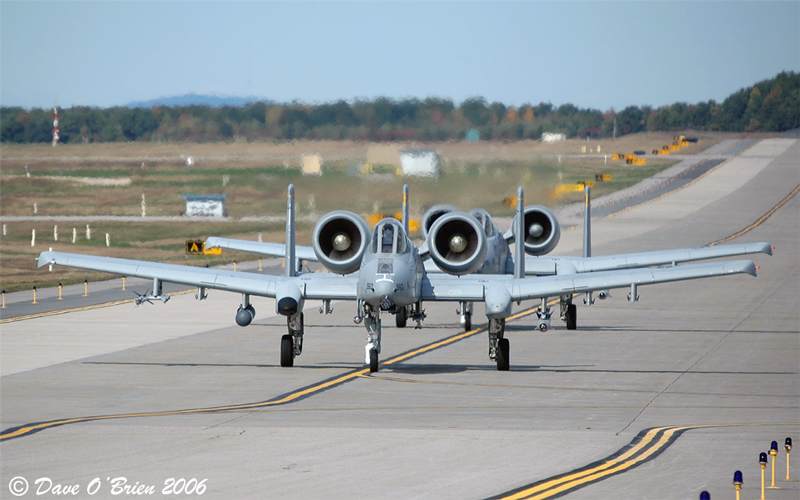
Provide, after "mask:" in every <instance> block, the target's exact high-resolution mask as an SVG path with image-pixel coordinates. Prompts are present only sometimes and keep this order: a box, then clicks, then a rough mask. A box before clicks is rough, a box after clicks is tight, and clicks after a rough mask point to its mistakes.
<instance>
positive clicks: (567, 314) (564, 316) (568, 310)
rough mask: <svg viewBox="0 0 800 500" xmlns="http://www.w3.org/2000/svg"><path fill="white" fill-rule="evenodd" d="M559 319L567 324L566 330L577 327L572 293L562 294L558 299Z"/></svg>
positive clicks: (575, 308)
mask: <svg viewBox="0 0 800 500" xmlns="http://www.w3.org/2000/svg"><path fill="white" fill-rule="evenodd" d="M559 305H560V309H561V321H563V322H565V323H566V324H567V330H575V329H577V328H578V307H577V306H576V305H575V304H573V303H572V295H562V296H561V300H560V301H559Z"/></svg>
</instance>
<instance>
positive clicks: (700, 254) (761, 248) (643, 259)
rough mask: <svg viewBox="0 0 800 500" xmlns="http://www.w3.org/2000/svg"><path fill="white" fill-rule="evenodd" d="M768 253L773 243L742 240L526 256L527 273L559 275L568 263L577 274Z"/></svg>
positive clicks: (770, 253)
mask: <svg viewBox="0 0 800 500" xmlns="http://www.w3.org/2000/svg"><path fill="white" fill-rule="evenodd" d="M754 253H765V254H767V255H772V246H771V245H770V244H769V243H768V242H766V241H761V242H757V243H740V244H735V245H719V246H713V247H709V246H706V247H697V248H678V249H674V250H658V251H655V252H640V253H628V254H618V255H608V256H598V257H531V256H526V257H525V274H526V275H536V276H543V275H553V274H558V270H557V267H558V266H559V264H562V263H568V264H572V265H573V266H575V271H577V272H578V273H588V272H598V271H611V270H618V269H634V268H642V267H650V266H662V265H668V264H672V263H675V264H679V263H683V262H693V261H698V260H706V259H716V258H719V257H733V256H736V255H749V254H754Z"/></svg>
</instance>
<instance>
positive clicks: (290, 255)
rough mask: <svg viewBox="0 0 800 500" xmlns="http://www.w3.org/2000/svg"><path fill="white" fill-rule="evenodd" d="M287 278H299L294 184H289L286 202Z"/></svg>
mask: <svg viewBox="0 0 800 500" xmlns="http://www.w3.org/2000/svg"><path fill="white" fill-rule="evenodd" d="M285 256H286V257H285V258H286V260H285V267H286V277H287V278H292V277H294V276H297V258H296V257H295V242H294V184H289V190H288V195H287V200H286V253H285Z"/></svg>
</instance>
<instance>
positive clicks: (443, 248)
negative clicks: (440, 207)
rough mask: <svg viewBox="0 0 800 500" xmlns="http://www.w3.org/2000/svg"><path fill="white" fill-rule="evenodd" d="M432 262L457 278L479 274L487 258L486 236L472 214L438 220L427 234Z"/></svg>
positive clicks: (443, 216)
mask: <svg viewBox="0 0 800 500" xmlns="http://www.w3.org/2000/svg"><path fill="white" fill-rule="evenodd" d="M427 241H428V250H429V251H430V256H431V259H433V262H435V263H436V265H437V266H438V267H439V269H441V270H442V271H444V272H446V273H450V274H455V275H457V276H460V275H463V274H469V273H473V272H475V271H477V270H478V269H479V268H480V267H481V266H482V265H483V261H484V259H485V258H486V249H487V247H486V236H484V230H483V228H482V227H481V225H480V223H479V222H478V221H477V220H475V217H472V216H471V215H469V214H465V213H463V212H450V213H447V214H444V215H442V216H440V217H439V218H437V219H436V221H435V222H434V223H433V225H431V227H430V230H429V232H428V240H427Z"/></svg>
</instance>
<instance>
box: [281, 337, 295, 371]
mask: <svg viewBox="0 0 800 500" xmlns="http://www.w3.org/2000/svg"><path fill="white" fill-rule="evenodd" d="M281 366H282V367H284V368H291V367H292V366H294V341H293V340H292V336H291V335H284V336H283V337H281Z"/></svg>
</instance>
